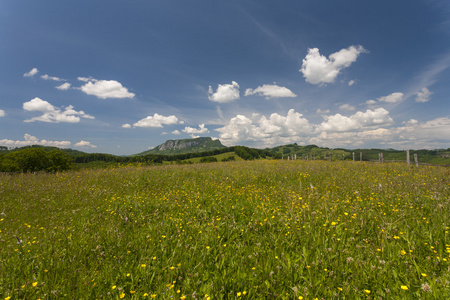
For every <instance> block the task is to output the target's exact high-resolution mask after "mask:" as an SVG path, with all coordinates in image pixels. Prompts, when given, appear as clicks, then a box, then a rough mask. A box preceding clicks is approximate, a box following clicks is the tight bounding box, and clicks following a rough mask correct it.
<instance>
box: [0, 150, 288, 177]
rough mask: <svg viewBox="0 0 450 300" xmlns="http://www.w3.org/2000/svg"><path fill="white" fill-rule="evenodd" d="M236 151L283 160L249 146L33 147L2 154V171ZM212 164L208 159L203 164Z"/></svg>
mask: <svg viewBox="0 0 450 300" xmlns="http://www.w3.org/2000/svg"><path fill="white" fill-rule="evenodd" d="M228 152H234V153H235V154H236V155H237V156H239V157H241V158H242V159H244V160H253V159H259V158H267V157H272V158H281V156H280V155H278V154H274V153H270V152H269V151H267V150H260V149H253V148H248V147H245V146H234V147H228V148H221V149H217V150H211V151H204V152H197V153H183V154H176V155H162V154H146V155H139V156H116V155H112V154H105V153H83V152H79V151H66V150H61V149H58V148H54V147H39V146H31V147H25V148H22V149H14V150H11V151H5V150H4V149H2V151H0V172H12V173H14V172H23V173H27V172H39V171H46V172H59V171H66V170H70V169H73V168H76V166H77V165H80V164H90V163H94V164H95V163H96V162H103V163H109V164H115V163H144V164H162V163H163V162H172V161H176V162H179V161H183V160H186V159H190V158H196V157H202V158H206V157H211V156H215V155H219V154H223V153H228ZM207 161H212V160H208V159H205V160H203V162H207Z"/></svg>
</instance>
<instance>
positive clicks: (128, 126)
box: [122, 123, 131, 128]
mask: <svg viewBox="0 0 450 300" xmlns="http://www.w3.org/2000/svg"><path fill="white" fill-rule="evenodd" d="M122 128H131V125H130V124H128V123H127V124H123V125H122Z"/></svg>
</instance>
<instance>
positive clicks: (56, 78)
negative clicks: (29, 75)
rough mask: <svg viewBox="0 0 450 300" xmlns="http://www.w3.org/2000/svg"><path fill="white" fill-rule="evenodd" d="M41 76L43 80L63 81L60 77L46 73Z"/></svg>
mask: <svg viewBox="0 0 450 300" xmlns="http://www.w3.org/2000/svg"><path fill="white" fill-rule="evenodd" d="M41 78H42V79H44V80H53V81H64V79H61V78H59V77H55V76H49V75H47V74H44V75H42V76H41Z"/></svg>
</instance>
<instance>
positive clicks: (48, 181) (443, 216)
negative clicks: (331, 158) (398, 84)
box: [0, 160, 450, 299]
mask: <svg viewBox="0 0 450 300" xmlns="http://www.w3.org/2000/svg"><path fill="white" fill-rule="evenodd" d="M449 199H450V192H449V170H448V168H442V167H426V166H420V167H418V168H416V167H410V168H408V167H406V166H405V164H396V163H389V164H375V163H359V162H357V163H352V162H332V163H330V162H320V161H315V162H302V161H295V162H294V161H264V160H262V161H252V162H246V161H239V162H228V163H220V162H219V163H210V164H194V165H164V166H153V167H137V166H134V167H117V168H110V169H90V170H81V171H73V172H66V173H59V174H36V175H33V174H23V175H6V174H0V211H3V213H2V215H1V216H0V220H1V221H0V231H1V232H0V296H1V297H3V298H0V299H4V298H6V299H9V298H8V297H11V298H10V299H120V298H121V296H123V298H124V299H145V298H150V297H152V295H153V296H154V297H155V298H156V299H180V298H181V299H184V297H186V299H194V298H196V299H205V298H206V299H207V298H208V297H210V299H298V298H299V297H300V296H301V297H303V298H304V299H315V298H319V299H321V298H324V299H331V298H335V297H336V298H339V299H368V298H370V299H378V298H380V297H381V298H382V299H413V298H414V299H448V298H450V272H449V271H450V270H449V268H450V263H449V260H450V257H449V256H450V245H449V244H450V241H449V235H448V232H449V226H450V224H449V222H450V221H449V218H448V216H450V204H449ZM402 287H403V289H402ZM405 289H407V290H405Z"/></svg>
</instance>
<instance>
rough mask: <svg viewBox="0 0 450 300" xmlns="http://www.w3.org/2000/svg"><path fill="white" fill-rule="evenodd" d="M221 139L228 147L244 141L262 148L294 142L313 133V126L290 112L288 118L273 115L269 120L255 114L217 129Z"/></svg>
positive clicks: (237, 119) (241, 116)
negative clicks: (254, 143) (251, 142)
mask: <svg viewBox="0 0 450 300" xmlns="http://www.w3.org/2000/svg"><path fill="white" fill-rule="evenodd" d="M216 130H217V131H219V132H220V135H219V138H220V140H221V141H222V142H223V143H224V144H226V145H236V144H238V143H240V142H242V141H254V142H257V143H259V144H260V146H270V145H274V144H277V143H280V142H281V143H284V142H288V143H289V142H294V141H296V140H298V138H299V137H302V136H307V135H308V134H311V133H312V126H311V125H310V124H309V122H308V120H307V119H305V118H302V114H300V113H297V112H295V110H294V109H291V110H289V112H288V113H287V115H286V116H282V115H279V114H277V113H273V114H271V115H270V117H269V118H267V117H265V116H260V115H258V114H253V115H252V117H251V118H248V117H246V116H244V115H237V116H236V117H233V118H231V119H230V121H229V122H228V124H227V125H225V126H224V127H222V128H218V129H216Z"/></svg>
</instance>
